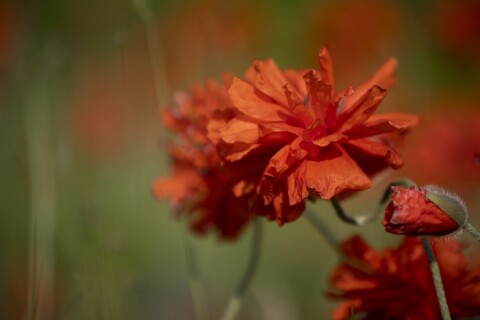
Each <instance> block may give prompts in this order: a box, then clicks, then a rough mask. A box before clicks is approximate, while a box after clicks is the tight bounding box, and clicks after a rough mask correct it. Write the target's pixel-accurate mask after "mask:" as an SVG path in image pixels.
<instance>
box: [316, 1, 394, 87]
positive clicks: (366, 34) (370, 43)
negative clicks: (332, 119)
mask: <svg viewBox="0 0 480 320" xmlns="http://www.w3.org/2000/svg"><path fill="white" fill-rule="evenodd" d="M308 8H309V9H308V10H309V12H308V16H309V20H308V21H309V27H308V28H309V30H308V31H309V44H311V46H312V48H309V49H310V50H316V48H317V47H318V45H319V43H318V41H319V39H323V40H324V41H325V42H327V43H328V44H329V45H330V48H332V50H333V51H334V52H335V61H336V62H337V65H338V70H339V71H340V72H339V74H340V75H348V79H347V80H348V83H355V81H357V80H362V78H361V77H363V75H362V73H363V71H364V68H365V67H367V66H368V67H369V66H370V65H371V63H372V62H374V61H376V60H378V59H380V58H381V57H382V56H385V55H386V54H389V52H392V51H390V50H392V49H393V48H395V45H396V43H398V39H399V29H400V28H399V27H400V23H401V21H402V17H401V10H400V8H399V7H398V4H397V3H395V2H392V1H381V0H366V1H365V0H340V1H327V2H324V3H322V4H321V5H319V6H317V7H316V8H315V9H313V10H312V8H311V7H308ZM307 52H308V51H307ZM357 77H358V78H357Z"/></svg>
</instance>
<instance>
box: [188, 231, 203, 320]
mask: <svg viewBox="0 0 480 320" xmlns="http://www.w3.org/2000/svg"><path fill="white" fill-rule="evenodd" d="M184 243H185V260H186V262H187V272H188V281H189V283H190V293H191V295H192V300H193V308H194V311H195V318H196V319H197V320H206V319H208V317H207V310H206V308H205V299H203V297H204V295H203V289H202V285H201V280H200V272H199V268H198V264H197V256H196V252H195V248H194V247H193V244H192V243H191V241H190V239H189V238H188V234H186V232H185V239H184Z"/></svg>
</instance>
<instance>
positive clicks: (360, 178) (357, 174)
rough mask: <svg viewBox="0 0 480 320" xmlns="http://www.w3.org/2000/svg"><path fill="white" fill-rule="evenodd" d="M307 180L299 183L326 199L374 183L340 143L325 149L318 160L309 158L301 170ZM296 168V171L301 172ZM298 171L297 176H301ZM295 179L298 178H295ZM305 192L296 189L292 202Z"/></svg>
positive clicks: (301, 166)
mask: <svg viewBox="0 0 480 320" xmlns="http://www.w3.org/2000/svg"><path fill="white" fill-rule="evenodd" d="M297 170H298V172H300V173H301V176H303V177H302V178H303V179H305V181H301V180H299V179H298V178H297V179H296V180H298V181H299V184H300V185H302V186H305V187H306V189H307V190H314V191H315V192H316V193H317V195H318V196H319V197H320V198H322V199H331V198H332V197H334V196H336V195H337V194H339V193H341V192H344V191H359V190H365V189H368V188H369V187H371V185H372V182H371V181H370V179H369V178H368V176H366V175H365V173H363V171H362V170H361V169H360V168H359V167H358V165H357V164H356V163H355V161H353V160H352V158H350V156H348V154H346V153H345V151H344V150H343V149H342V148H341V147H338V146H335V145H331V146H330V147H328V148H326V149H324V151H322V152H321V153H320V154H319V156H318V157H317V158H315V159H314V160H310V159H309V160H305V161H302V163H301V164H300V165H299V168H298V169H297ZM297 170H296V171H297ZM301 176H300V175H299V174H297V177H301ZM294 178H295V177H294ZM304 194H305V192H304V191H298V190H293V191H292V196H291V197H290V198H291V200H292V202H295V200H296V199H298V196H300V197H303V195H304Z"/></svg>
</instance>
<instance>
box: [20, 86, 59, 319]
mask: <svg viewBox="0 0 480 320" xmlns="http://www.w3.org/2000/svg"><path fill="white" fill-rule="evenodd" d="M48 91H49V90H48V88H46V87H45V86H42V87H41V88H37V90H34V93H32V94H33V97H29V99H28V100H27V101H25V102H26V110H25V111H24V117H25V125H24V126H25V136H26V144H27V162H28V171H29V206H30V209H29V210H30V231H29V242H30V243H29V258H28V259H29V261H28V264H29V266H28V268H29V271H28V272H29V274H28V302H27V319H28V320H30V319H35V318H36V317H37V314H39V313H41V312H42V311H43V310H42V306H41V304H42V303H44V302H45V301H44V299H48V298H49V294H50V293H49V292H48V290H50V288H49V286H50V281H51V277H52V274H53V264H52V261H53V236H54V228H55V202H56V190H55V168H54V159H53V157H52V155H53V154H54V152H53V150H52V149H53V148H52V146H51V143H50V134H49V131H50V126H51V124H50V121H49V112H48V108H49V103H48V102H49V101H48V97H47V94H48ZM40 266H41V267H42V270H43V271H41V270H40V269H41V268H40Z"/></svg>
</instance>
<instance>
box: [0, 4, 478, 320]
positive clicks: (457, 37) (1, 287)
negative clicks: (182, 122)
mask: <svg viewBox="0 0 480 320" xmlns="http://www.w3.org/2000/svg"><path fill="white" fill-rule="evenodd" d="M138 7H140V8H143V9H142V10H143V11H141V12H142V14H139V12H138V11H137V10H136V8H138ZM142 18H143V19H142ZM145 18H146V19H147V20H148V21H145ZM145 22H147V27H146V28H145ZM323 43H328V44H329V46H330V49H331V51H332V55H333V59H334V62H335V67H336V69H335V70H336V77H337V81H338V83H339V86H338V87H346V86H348V85H350V84H351V85H354V86H355V85H357V84H359V83H360V82H362V80H364V79H366V78H367V77H368V76H370V75H371V74H372V73H373V72H374V71H375V70H376V68H377V67H378V66H380V65H381V64H382V63H383V62H384V61H385V60H386V59H387V58H388V57H390V56H396V57H397V58H398V60H399V62H400V65H399V70H398V84H397V86H396V87H395V88H393V89H392V90H390V92H389V95H388V98H387V99H386V101H385V102H384V104H383V105H382V107H381V111H383V112H394V111H395V112H413V113H421V114H423V115H424V118H425V125H428V124H431V122H429V119H430V118H433V119H439V120H438V121H437V122H434V124H438V125H437V127H436V128H437V129H438V130H440V131H439V133H438V134H437V133H435V132H436V131H432V130H433V129H429V127H422V128H419V132H420V133H418V134H417V136H415V134H414V135H413V136H412V137H411V138H410V139H407V142H406V145H405V155H406V167H405V169H403V171H400V172H399V173H395V174H394V175H390V176H387V177H384V178H383V179H382V180H380V181H379V183H378V185H377V186H375V187H374V188H373V189H372V190H369V191H367V192H365V193H364V194H362V196H361V197H356V198H354V199H352V200H349V201H348V202H347V203H346V207H347V209H348V210H349V211H350V212H358V213H365V212H368V210H371V209H373V208H374V207H375V205H374V204H375V203H376V202H377V200H378V198H379V196H380V195H381V194H382V192H383V188H384V187H385V186H386V185H387V184H388V182H389V181H391V180H392V179H394V178H395V177H399V176H403V175H408V176H409V177H411V178H413V179H419V180H420V181H421V182H422V183H429V182H435V183H441V184H443V185H445V186H447V187H450V188H452V189H453V190H454V191H456V192H458V193H460V195H462V196H463V197H465V199H466V201H467V205H468V206H469V207H470V208H471V212H472V214H471V215H472V222H474V223H475V221H476V222H480V220H479V218H478V215H477V216H475V214H474V212H475V211H476V209H478V208H479V207H480V200H479V198H480V197H479V196H478V195H479V192H478V185H479V184H478V182H479V181H480V180H479V178H480V174H479V170H480V169H479V165H478V163H479V159H480V156H479V155H480V153H479V152H480V146H479V141H480V130H479V129H476V128H480V117H479V109H480V105H479V103H478V101H479V100H478V97H479V92H480V91H479V89H480V88H479V87H478V86H479V83H480V82H479V76H480V5H479V3H478V1H473V0H472V1H467V0H465V1H447V0H441V1H414V0H410V1H402V2H400V1H382V0H364V1H360V0H341V1H333V0H331V1H313V0H302V1H286V0H283V1H273V0H270V1H262V2H260V1H259V2H257V1H253V0H247V1H228V2H227V1H220V0H218V1H216V0H199V1H187V0H183V1H178V0H177V1H173V0H169V1H163V0H156V1H154V0H151V1H148V0H132V2H130V1H126V0H118V1H103V2H99V1H92V0H69V1H60V0H46V1H33V0H15V1H13V0H1V1H0V84H1V85H0V146H1V149H2V151H1V152H0V168H1V172H2V176H1V179H0V195H1V196H0V199H1V209H0V210H1V214H0V219H1V220H0V235H1V238H0V248H1V249H0V318H1V319H194V313H193V302H192V297H191V292H190V285H189V276H188V273H187V267H186V259H185V248H186V246H187V245H188V244H190V245H191V246H192V247H193V248H194V251H195V256H196V258H197V263H198V270H199V274H200V276H199V279H200V284H201V290H202V291H201V292H202V293H201V297H202V300H203V303H204V307H205V308H206V309H207V312H208V315H209V318H211V319H216V318H218V316H219V315H220V314H221V312H222V310H223V308H224V307H225V304H226V302H227V299H228V297H229V295H230V293H231V292H232V290H233V288H234V286H235V284H236V282H237V281H238V279H239V278H240V276H241V274H242V272H243V269H244V267H245V265H246V263H247V257H248V245H249V240H250V231H251V230H246V231H245V232H244V233H243V235H242V236H241V237H240V239H238V241H236V242H231V243H224V242H222V241H220V240H218V239H216V238H215V237H213V236H209V237H196V236H192V235H190V234H189V232H188V230H185V228H184V226H183V225H182V224H181V223H179V221H177V219H176V218H175V217H174V216H173V215H172V213H171V212H170V211H169V207H168V205H167V204H166V203H159V202H157V201H155V199H154V198H153V196H152V194H151V191H150V185H151V183H152V181H153V180H154V179H155V178H157V177H160V176H163V175H167V174H168V159H166V156H165V154H164V152H163V150H162V146H161V143H160V141H161V138H160V137H161V136H162V134H163V133H162V132H163V129H162V127H161V124H160V121H159V107H161V106H163V105H168V104H169V103H171V101H172V100H171V97H172V95H173V93H174V91H175V90H179V89H181V90H188V88H189V86H190V85H192V84H195V83H198V82H202V81H204V80H205V79H206V78H212V77H213V78H218V76H219V75H220V74H221V73H224V72H230V73H233V74H236V75H242V74H243V72H244V70H246V68H247V67H248V66H249V64H250V63H251V61H252V60H253V59H254V58H259V59H265V58H268V57H272V58H274V59H275V60H276V61H277V63H278V64H279V66H281V67H282V68H291V67H293V68H312V67H316V66H317V61H316V57H317V53H318V49H319V47H320V46H321V45H322V44H323ZM152 57H153V58H154V59H153V60H152V59H151V58H152ZM155 77H157V81H158V82H157V83H156V82H155ZM445 115H446V116H445ZM442 119H447V120H446V122H445V123H447V124H449V123H450V124H453V126H454V127H453V129H452V130H451V131H447V132H446V131H445V130H444V129H445V127H446V126H447V125H443V124H442V123H444V122H441V121H443V120H442ZM450 120H451V121H450ZM453 120H455V121H453ZM425 132H426V133H429V132H430V133H432V134H431V135H433V137H426V136H425ZM451 132H453V133H451ZM422 134H423V135H422ZM443 137H447V138H448V137H454V138H452V139H453V140H452V141H451V143H450V142H448V143H447V142H446V140H448V141H450V140H449V139H446V138H445V139H446V140H443V139H444V138H443ZM422 139H423V140H422ZM429 139H430V140H429ZM439 140H441V141H439ZM416 141H417V142H419V143H420V146H419V145H418V143H417V144H415V142H416ZM435 143H437V144H438V143H440V144H441V143H447V144H444V145H440V146H439V147H438V148H436V149H432V150H430V149H429V148H430V147H432V146H434V145H435ZM418 150H421V151H418ZM420 154H421V156H422V157H423V158H421V159H420V158H419V157H420ZM470 156H471V158H470ZM450 158H452V159H451V161H450V160H449V161H450V162H449V161H447V160H448V159H450ZM446 159H447V160H446ZM470 160H471V162H469V161H470ZM458 161H465V163H468V164H472V166H471V168H470V167H469V166H468V165H467V166H461V168H459V165H458V163H463V162H458ZM436 164H438V166H435V165H436ZM429 168H430V169H431V168H436V169H435V170H436V171H434V170H430V171H429V170H428V169H429ZM458 170H461V172H459V171H458ZM465 170H466V172H465ZM469 170H470V171H469ZM315 210H318V211H319V212H321V213H322V215H323V216H324V218H325V220H327V222H328V225H329V226H331V228H332V231H333V232H334V233H336V234H337V235H338V237H340V238H345V237H347V236H348V235H350V234H354V233H359V232H360V233H362V234H364V235H366V237H367V239H369V240H370V241H371V242H372V243H373V244H374V245H375V246H376V247H378V248H382V247H385V246H387V245H391V244H394V243H396V242H397V241H398V239H397V238H395V237H392V236H388V235H386V234H385V232H384V231H383V230H382V228H381V226H380V225H379V223H375V224H373V225H371V226H368V227H365V228H360V229H359V228H354V227H350V226H346V225H344V224H342V223H341V222H340V221H339V220H338V219H337V217H336V216H335V215H334V212H333V210H332V208H331V207H330V205H329V204H328V203H321V202H317V203H316V204H315ZM477 211H478V210H477ZM335 263H336V260H335V256H334V253H333V251H332V249H331V248H329V247H328V246H327V245H326V243H325V241H324V240H323V239H322V238H321V237H320V236H319V235H318V234H317V233H316V230H315V229H314V228H313V227H312V226H310V225H309V224H308V222H307V221H306V220H304V219H299V220H298V221H296V222H295V223H292V224H289V225H286V226H284V227H282V228H279V227H278V226H277V225H275V224H274V223H268V224H267V226H266V230H265V237H264V243H263V247H262V255H261V261H260V265H259V269H258V273H257V274H256V276H255V278H254V281H253V283H252V287H251V290H250V292H249V295H248V296H247V299H246V303H245V308H244V310H243V311H242V315H241V317H240V318H241V319H280V320H281V319H327V318H328V317H329V314H330V311H331V310H332V308H333V307H334V306H335V302H332V301H329V300H328V299H327V298H326V297H325V295H324V292H325V290H326V288H327V283H328V282H327V275H328V273H329V271H330V270H331V269H332V267H333V266H334V265H335Z"/></svg>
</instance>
